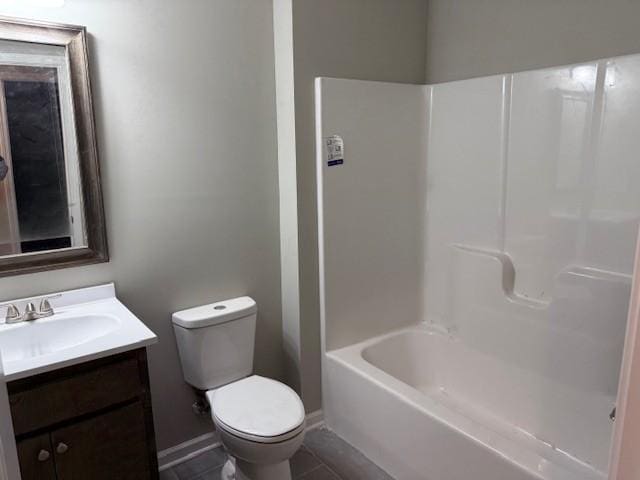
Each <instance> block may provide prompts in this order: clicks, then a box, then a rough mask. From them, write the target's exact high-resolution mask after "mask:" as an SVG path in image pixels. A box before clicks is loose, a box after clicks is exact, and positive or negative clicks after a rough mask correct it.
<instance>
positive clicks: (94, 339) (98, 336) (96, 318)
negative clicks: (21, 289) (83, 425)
mask: <svg viewBox="0 0 640 480" xmlns="http://www.w3.org/2000/svg"><path fill="white" fill-rule="evenodd" d="M27 301H28V299H27V300H24V299H23V300H16V301H15V304H16V305H17V306H18V307H19V308H20V311H21V312H22V311H24V306H25V305H26V303H27ZM34 303H36V304H37V302H34ZM51 305H52V306H53V309H54V311H55V312H56V313H55V315H53V316H51V317H47V318H41V319H38V320H33V321H30V322H20V323H14V324H10V325H6V324H2V325H0V354H1V355H2V364H3V367H4V373H5V379H6V381H11V380H16V379H18V378H24V377H27V376H30V375H35V374H37V373H42V372H45V371H49V370H54V369H56V368H61V367H64V366H68V365H73V364H75V363H81V362H86V361H89V360H93V359H96V358H100V357H105V356H108V355H112V354H115V353H120V352H123V351H126V350H132V349H134V348H139V347H142V346H146V345H150V344H152V343H155V342H156V340H157V338H156V336H155V335H154V334H153V332H151V331H150V330H149V329H148V328H147V327H146V326H145V325H144V324H143V323H142V322H141V321H140V320H139V319H138V318H137V317H136V316H135V315H133V313H131V312H130V311H129V310H128V309H127V308H126V307H125V306H124V305H122V303H120V302H119V301H118V300H117V299H116V297H115V289H114V286H113V284H109V285H102V286H99V287H91V288H85V289H80V290H72V291H69V292H62V293H61V295H60V297H58V298H55V299H52V300H51ZM0 314H2V318H4V309H1V308H0Z"/></svg>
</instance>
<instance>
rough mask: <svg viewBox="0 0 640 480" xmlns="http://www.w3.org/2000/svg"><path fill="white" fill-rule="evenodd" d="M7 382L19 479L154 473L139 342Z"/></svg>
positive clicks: (98, 479) (124, 477)
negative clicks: (107, 354) (110, 353)
mask: <svg viewBox="0 0 640 480" xmlns="http://www.w3.org/2000/svg"><path fill="white" fill-rule="evenodd" d="M8 389H9V401H10V404H11V414H12V418H13V425H14V431H15V434H16V443H17V447H18V457H19V460H20V470H21V474H22V480H49V479H52V480H80V479H82V480H89V479H90V480H143V479H157V478H158V461H157V456H156V448H155V437H154V430H153V418H152V412H151V397H150V392H149V377H148V371H147V359H146V351H145V350H144V349H139V350H134V351H131V352H126V353H123V354H119V355H115V356H112V357H108V358H104V359H100V360H95V361H92V362H87V363H84V364H80V365H74V366H71V367H67V368H63V369H60V370H56V371H53V372H48V373H43V374H40V375H36V376H33V377H29V378H25V379H22V380H16V381H14V382H10V383H9V384H8Z"/></svg>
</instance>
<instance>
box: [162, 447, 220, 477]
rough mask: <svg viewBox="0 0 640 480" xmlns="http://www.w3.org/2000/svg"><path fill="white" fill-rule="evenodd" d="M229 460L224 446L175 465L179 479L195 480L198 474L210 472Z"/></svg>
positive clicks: (174, 468)
mask: <svg viewBox="0 0 640 480" xmlns="http://www.w3.org/2000/svg"><path fill="white" fill-rule="evenodd" d="M226 461H227V455H226V453H225V452H224V450H223V449H222V448H216V449H214V450H208V451H206V452H204V453H202V454H200V455H198V456H197V457H194V458H192V459H190V460H188V461H186V462H184V463H181V464H180V465H176V466H175V467H173V470H174V471H175V472H176V473H177V474H178V479H179V480H194V479H195V478H196V477H198V475H200V474H203V473H206V472H209V471H211V470H213V469H214V468H216V467H219V466H221V465H223V464H224V462H226Z"/></svg>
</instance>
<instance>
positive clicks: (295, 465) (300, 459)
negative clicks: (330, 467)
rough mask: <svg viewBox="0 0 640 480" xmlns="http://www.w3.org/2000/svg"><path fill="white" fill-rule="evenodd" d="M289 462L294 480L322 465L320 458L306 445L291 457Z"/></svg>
mask: <svg viewBox="0 0 640 480" xmlns="http://www.w3.org/2000/svg"><path fill="white" fill-rule="evenodd" d="M289 463H290V465H291V476H292V477H293V478H294V480H295V479H297V478H299V477H300V476H301V475H304V474H305V473H308V472H310V471H311V470H313V469H315V468H318V467H319V466H320V460H318V459H317V458H316V457H315V456H314V455H313V454H312V453H311V452H310V451H309V450H307V448H306V447H304V446H303V447H302V448H300V450H298V451H297V452H296V453H295V454H294V455H293V457H291V460H289Z"/></svg>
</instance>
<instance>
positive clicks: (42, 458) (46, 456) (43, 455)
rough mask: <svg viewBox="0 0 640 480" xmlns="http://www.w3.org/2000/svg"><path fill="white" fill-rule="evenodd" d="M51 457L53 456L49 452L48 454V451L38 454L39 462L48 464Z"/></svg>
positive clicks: (41, 451)
mask: <svg viewBox="0 0 640 480" xmlns="http://www.w3.org/2000/svg"><path fill="white" fill-rule="evenodd" d="M50 456H51V454H50V453H49V452H47V451H46V450H40V451H39V452H38V461H39V462H46V461H47V460H49V457H50Z"/></svg>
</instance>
